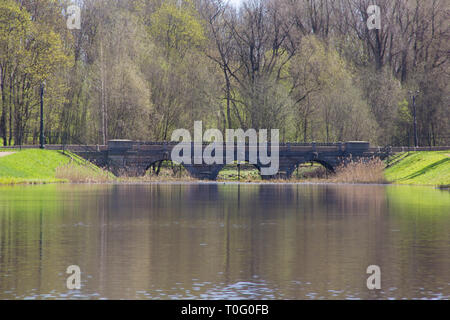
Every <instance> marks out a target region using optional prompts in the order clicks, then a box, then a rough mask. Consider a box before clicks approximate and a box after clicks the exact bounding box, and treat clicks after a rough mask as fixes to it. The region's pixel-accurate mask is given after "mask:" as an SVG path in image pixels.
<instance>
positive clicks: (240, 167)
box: [215, 161, 263, 179]
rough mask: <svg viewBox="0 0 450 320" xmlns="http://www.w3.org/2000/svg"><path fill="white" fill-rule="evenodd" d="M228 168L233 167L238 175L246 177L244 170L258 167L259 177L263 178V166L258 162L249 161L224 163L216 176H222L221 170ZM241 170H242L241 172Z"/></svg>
mask: <svg viewBox="0 0 450 320" xmlns="http://www.w3.org/2000/svg"><path fill="white" fill-rule="evenodd" d="M226 168H233V169H234V170H236V171H237V172H236V174H237V175H238V178H241V177H242V178H245V174H244V172H245V171H246V170H247V171H248V169H249V168H253V169H256V170H257V171H258V177H259V178H260V179H263V176H262V175H261V167H260V166H259V165H258V164H254V163H251V162H249V161H241V162H240V163H230V164H224V165H222V167H221V169H220V170H219V171H218V172H217V176H216V177H215V178H216V179H217V178H220V174H221V172H222V173H223V170H224V169H226ZM239 171H240V172H239ZM243 171H244V172H243Z"/></svg>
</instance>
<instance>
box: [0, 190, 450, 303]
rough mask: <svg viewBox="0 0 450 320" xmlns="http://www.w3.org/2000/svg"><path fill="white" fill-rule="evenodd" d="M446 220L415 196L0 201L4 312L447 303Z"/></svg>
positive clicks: (61, 193) (75, 195)
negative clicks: (104, 306)
mask: <svg viewBox="0 0 450 320" xmlns="http://www.w3.org/2000/svg"><path fill="white" fill-rule="evenodd" d="M449 209H450V194H449V193H448V192H444V191H439V190H434V189H431V188H417V187H415V188H414V187H394V186H388V187H386V186H362V185H361V186H344V185H340V186H337V185H246V184H242V185H239V184H232V185H224V184H152V185H92V186H91V185H47V186H33V187H1V188H0V298H2V299H10V298H96V299H101V298H109V299H136V298H137V299H147V298H151V299H177V298H192V299H198V298H208V299H343V298H347V299H377V298H383V299H387V298H396V299H400V298H440V299H444V298H446V299H448V298H450V277H449V275H448V270H449V267H450V250H449V248H450V247H449V245H450V235H449V232H448V230H450V214H449V212H450V210H449ZM72 264H76V265H79V266H80V268H81V270H82V288H81V290H68V289H67V288H66V287H65V285H66V277H67V275H66V274H65V270H66V268H67V267H68V266H69V265H72ZM371 264H377V265H379V266H380V267H381V270H382V290H379V291H370V290H368V289H367V287H366V279H367V277H368V275H367V274H366V273H365V272H366V268H367V266H368V265H371Z"/></svg>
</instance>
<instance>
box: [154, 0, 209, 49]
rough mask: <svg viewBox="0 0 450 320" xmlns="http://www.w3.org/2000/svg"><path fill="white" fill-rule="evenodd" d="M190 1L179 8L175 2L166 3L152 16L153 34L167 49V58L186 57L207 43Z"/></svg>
mask: <svg viewBox="0 0 450 320" xmlns="http://www.w3.org/2000/svg"><path fill="white" fill-rule="evenodd" d="M196 16H197V13H196V11H195V9H194V7H193V5H192V3H191V2H190V1H184V2H183V7H182V8H178V7H177V5H176V4H175V1H173V2H172V1H164V2H163V3H162V5H161V7H160V8H159V9H158V10H156V11H155V13H153V15H152V16H151V21H152V24H151V28H150V31H151V34H152V36H153V37H154V39H156V40H157V41H158V42H159V43H160V44H161V46H162V47H163V48H164V49H165V54H166V56H167V57H174V56H175V57H184V55H185V54H186V51H187V50H189V49H190V48H200V46H201V45H202V44H203V43H204V42H205V40H206V38H205V35H204V30H203V26H202V25H201V23H200V21H199V19H198V18H197V17H196Z"/></svg>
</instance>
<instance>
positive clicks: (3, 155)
mask: <svg viewBox="0 0 450 320" xmlns="http://www.w3.org/2000/svg"><path fill="white" fill-rule="evenodd" d="M14 153H15V152H9V151H7V152H3V151H0V158H1V157H6V156H9V155H11V154H14Z"/></svg>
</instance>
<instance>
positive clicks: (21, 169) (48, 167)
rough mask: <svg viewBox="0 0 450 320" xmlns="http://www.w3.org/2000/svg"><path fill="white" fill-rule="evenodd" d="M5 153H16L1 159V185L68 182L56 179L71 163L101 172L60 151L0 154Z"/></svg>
mask: <svg viewBox="0 0 450 320" xmlns="http://www.w3.org/2000/svg"><path fill="white" fill-rule="evenodd" d="M3 151H9V152H15V153H14V154H11V155H7V156H4V157H0V184H23V183H26V184H34V183H55V182H67V179H58V178H56V176H55V174H56V169H57V168H59V167H61V166H65V165H68V164H69V163H71V162H72V163H73V164H74V165H76V166H80V167H82V166H84V167H87V168H89V169H90V170H92V172H95V171H96V170H100V169H99V168H97V167H96V166H94V165H93V164H91V163H89V162H86V161H85V160H83V159H81V158H80V157H78V156H76V155H74V154H70V153H68V154H67V155H64V154H62V152H60V151H53V150H40V149H27V150H22V151H20V150H6V149H0V152H3ZM72 159H73V160H72Z"/></svg>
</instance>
